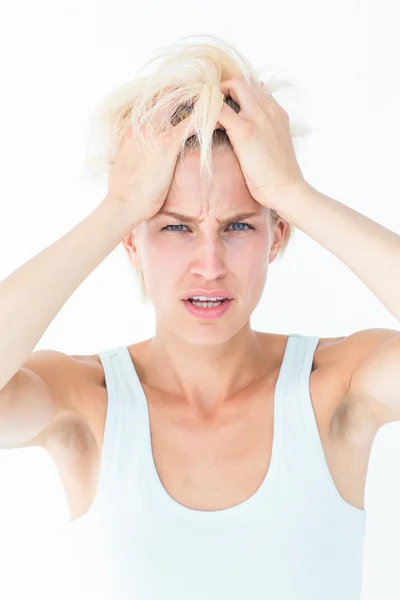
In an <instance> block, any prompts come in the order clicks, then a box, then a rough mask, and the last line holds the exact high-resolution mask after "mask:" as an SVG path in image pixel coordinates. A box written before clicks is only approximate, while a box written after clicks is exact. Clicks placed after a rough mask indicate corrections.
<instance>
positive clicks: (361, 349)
mask: <svg viewBox="0 0 400 600" xmlns="http://www.w3.org/2000/svg"><path fill="white" fill-rule="evenodd" d="M349 342H351V343H350V345H349V351H350V352H352V353H353V360H354V366H353V370H352V373H351V377H350V381H349V387H348V392H347V396H349V397H351V398H352V399H355V400H357V401H361V402H363V401H365V403H366V404H367V403H368V402H370V403H371V402H372V405H373V406H374V407H375V408H377V410H378V411H379V412H380V414H381V415H382V417H383V418H384V421H385V422H387V423H389V422H391V421H399V420H400V331H397V330H394V329H368V330H363V331H358V332H356V333H354V334H352V335H351V336H349Z"/></svg>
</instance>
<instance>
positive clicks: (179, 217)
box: [155, 210, 261, 224]
mask: <svg viewBox="0 0 400 600" xmlns="http://www.w3.org/2000/svg"><path fill="white" fill-rule="evenodd" d="M161 215H166V216H167V217H173V218H174V219H177V220H178V221H183V222H184V223H200V222H201V221H200V220H199V219H197V218H196V217H190V216H189V215H181V214H180V213H177V212H173V211H171V210H159V211H158V213H157V214H156V215H155V216H156V217H158V216H161ZM252 217H261V215H260V214H259V213H255V212H241V213H236V214H235V215H231V216H230V217H229V218H227V219H223V220H222V221H220V220H219V219H217V221H218V223H223V224H226V223H231V221H242V220H243V219H251V218H252Z"/></svg>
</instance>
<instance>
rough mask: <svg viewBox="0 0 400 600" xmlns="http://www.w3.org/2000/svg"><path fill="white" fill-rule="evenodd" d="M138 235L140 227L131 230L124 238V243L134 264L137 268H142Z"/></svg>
mask: <svg viewBox="0 0 400 600" xmlns="http://www.w3.org/2000/svg"><path fill="white" fill-rule="evenodd" d="M138 237H139V231H138V227H136V228H135V229H134V230H133V231H130V232H129V233H128V235H127V236H125V237H124V239H123V240H122V244H123V246H124V248H125V250H126V252H127V254H128V257H129V259H130V260H131V261H132V264H133V266H134V267H135V268H136V269H140V255H139V248H138Z"/></svg>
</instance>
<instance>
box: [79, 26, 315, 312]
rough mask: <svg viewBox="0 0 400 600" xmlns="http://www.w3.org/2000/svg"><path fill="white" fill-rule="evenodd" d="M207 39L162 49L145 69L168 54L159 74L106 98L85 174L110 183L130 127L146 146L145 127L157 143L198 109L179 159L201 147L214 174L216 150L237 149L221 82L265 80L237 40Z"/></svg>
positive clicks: (95, 121) (273, 215)
mask: <svg viewBox="0 0 400 600" xmlns="http://www.w3.org/2000/svg"><path fill="white" fill-rule="evenodd" d="M193 37H198V36H186V37H184V38H181V39H182V40H189V39H191V38H193ZM201 37H204V38H205V41H204V42H203V43H189V42H188V43H186V44H185V43H182V44H178V43H177V44H173V45H172V46H170V47H167V48H162V49H161V51H160V53H159V55H158V56H155V57H154V58H153V59H151V60H150V61H149V62H148V63H146V64H145V65H144V66H143V67H142V69H144V68H145V67H146V66H147V65H148V64H150V63H151V62H153V61H155V60H157V58H160V57H163V61H162V62H161V64H160V65H159V67H158V68H157V69H156V71H155V72H154V73H152V74H151V75H150V76H147V77H136V78H135V79H133V80H132V81H128V82H127V83H125V84H123V85H120V86H119V87H117V88H116V89H114V90H113V91H112V92H111V93H109V94H108V95H107V96H106V97H105V98H103V100H102V101H101V102H100V103H99V104H98V106H97V108H96V109H95V111H94V113H93V115H92V117H91V120H90V124H89V135H88V141H87V146H86V157H85V160H84V166H83V174H84V176H86V175H88V174H89V175H90V176H91V178H92V179H94V180H96V181H99V180H102V183H105V180H104V178H105V177H108V173H109V170H110V168H111V166H112V164H113V161H114V158H115V154H116V150H117V148H118V146H119V144H120V141H121V139H122V138H123V136H124V135H125V133H126V131H127V129H128V128H129V127H132V131H133V133H134V135H136V136H137V137H138V139H140V140H141V142H142V143H143V144H146V139H145V138H144V137H143V131H146V133H147V135H148V136H149V140H150V142H151V140H153V139H154V136H157V135H158V134H159V133H161V131H163V130H164V129H165V128H166V127H167V126H168V124H170V123H171V124H172V125H177V124H178V123H179V122H180V121H182V120H183V119H184V118H186V117H187V116H188V115H189V114H190V113H191V112H193V116H194V128H195V132H196V133H195V134H194V135H192V136H190V137H189V138H188V139H186V136H185V132H184V133H183V136H182V143H181V150H180V154H179V157H178V161H179V160H183V158H184V157H185V156H186V155H187V154H188V153H190V152H191V151H196V150H200V172H201V174H206V175H207V176H208V178H211V172H212V169H211V164H212V151H213V150H216V149H220V148H226V149H228V150H231V151H233V146H232V144H231V142H230V140H229V138H228V136H227V135H226V132H225V131H223V130H221V129H217V130H215V125H216V123H217V121H218V117H219V114H220V111H221V107H222V104H223V102H224V101H225V102H226V103H227V104H228V105H229V106H230V107H231V108H233V110H235V112H236V113H238V112H239V110H240V107H239V106H238V105H237V104H236V102H235V101H234V100H233V99H232V98H230V97H228V98H226V99H225V98H224V95H223V93H222V92H221V90H220V82H222V81H225V80H227V79H231V78H232V77H235V76H237V75H239V76H240V75H242V76H244V77H245V79H246V81H247V82H248V83H249V84H250V80H251V79H253V80H254V81H255V82H257V83H261V80H260V79H259V76H258V73H257V72H256V71H255V70H254V68H253V67H252V66H251V64H250V63H249V62H248V61H247V60H246V58H245V57H244V56H243V55H242V54H241V53H240V52H239V51H238V50H237V49H236V48H235V47H234V46H233V45H232V44H229V43H227V42H226V41H224V40H222V39H221V38H218V37H216V36H213V35H206V36H201ZM142 69H141V70H142ZM141 70H140V71H141ZM140 71H139V73H140ZM262 83H263V84H264V85H263V89H264V91H265V92H266V93H267V94H271V93H272V92H275V91H279V90H281V89H282V88H284V87H291V86H294V85H295V84H294V83H292V82H289V81H288V80H283V79H282V78H281V79H280V81H279V83H272V78H270V79H269V81H268V82H265V81H263V82H262ZM160 109H161V114H163V115H164V118H163V120H160V122H159V125H158V128H157V125H156V124H154V123H152V121H151V119H152V116H153V114H154V112H155V111H158V110H160ZM163 109H164V111H163ZM189 127H190V125H189ZM290 131H291V135H292V138H296V137H303V136H304V135H307V134H308V133H310V131H311V130H310V128H309V127H304V126H300V125H293V124H292V123H290ZM279 218H280V217H279V215H278V214H277V212H276V211H274V210H271V211H270V219H271V225H272V226H274V225H275V224H276V223H277V222H278V220H279ZM292 234H293V226H292V225H290V224H289V225H288V227H287V229H286V231H285V235H284V239H283V241H282V244H281V246H280V249H279V252H278V256H279V257H282V256H283V254H284V252H285V251H286V249H287V246H288V243H289V240H290V238H291V237H292ZM135 272H136V269H135ZM138 278H139V286H140V292H141V300H142V302H147V301H148V299H149V297H148V294H147V289H146V284H145V281H144V278H143V273H142V271H141V270H139V272H138Z"/></svg>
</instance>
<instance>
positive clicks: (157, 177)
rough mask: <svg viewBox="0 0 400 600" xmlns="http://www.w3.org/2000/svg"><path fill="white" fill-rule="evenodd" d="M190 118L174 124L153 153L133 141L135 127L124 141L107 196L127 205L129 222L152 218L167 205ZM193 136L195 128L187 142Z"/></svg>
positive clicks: (115, 163)
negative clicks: (181, 140) (184, 133)
mask: <svg viewBox="0 0 400 600" xmlns="http://www.w3.org/2000/svg"><path fill="white" fill-rule="evenodd" d="M154 118H155V117H154ZM190 119H191V115H190V116H188V117H186V118H185V119H183V120H182V121H181V122H180V123H178V125H176V126H172V125H170V126H169V128H168V129H166V130H164V131H163V132H162V133H161V134H160V135H159V136H158V137H157V138H156V139H155V141H154V143H153V142H151V143H150V147H151V148H152V150H151V151H150V150H149V149H148V148H147V147H146V146H144V144H143V143H141V142H140V140H137V139H134V138H133V135H132V128H131V127H129V129H128V130H127V132H126V134H125V135H124V137H123V138H122V140H121V143H120V145H119V147H118V149H117V152H116V156H115V160H114V162H113V164H112V166H111V169H110V171H109V175H108V192H107V197H108V198H109V199H111V200H117V201H119V202H121V204H122V205H123V206H126V207H127V208H128V213H129V219H130V220H132V221H134V222H135V223H138V224H139V223H140V222H142V221H144V220H146V219H150V218H151V217H152V216H154V215H155V214H156V213H157V212H158V211H159V210H160V209H161V207H162V206H163V204H164V202H165V199H166V197H167V195H168V192H169V189H170V187H171V183H172V179H173V176H174V172H175V167H176V161H177V158H178V155H179V152H180V149H181V145H180V139H181V136H182V134H183V131H184V130H185V128H186V127H187V126H188V124H189V121H190ZM193 133H194V128H193V127H192V128H191V129H190V130H189V132H188V134H187V135H186V139H187V138H188V137H190V135H193ZM144 135H146V132H145V133H144Z"/></svg>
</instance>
